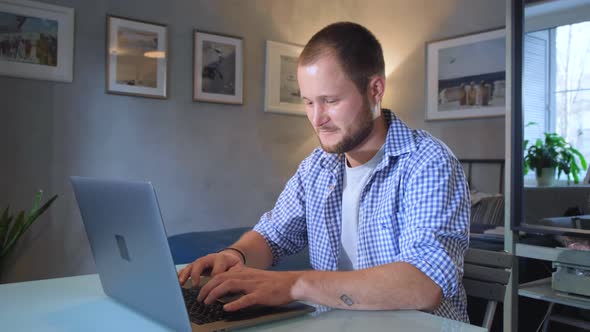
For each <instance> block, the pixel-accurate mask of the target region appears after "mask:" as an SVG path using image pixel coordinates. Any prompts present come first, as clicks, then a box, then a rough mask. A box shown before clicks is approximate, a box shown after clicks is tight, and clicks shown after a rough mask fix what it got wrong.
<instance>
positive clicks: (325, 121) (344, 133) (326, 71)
mask: <svg viewBox="0 0 590 332" xmlns="http://www.w3.org/2000/svg"><path fill="white" fill-rule="evenodd" d="M297 79H298V82H299V89H300V90H301V96H302V98H303V101H304V103H305V111H306V112H307V118H308V119H309V121H310V122H311V125H312V126H313V128H314V130H315V132H316V134H317V136H318V138H319V140H320V144H321V145H322V148H323V149H324V151H326V152H328V153H345V152H348V151H351V150H353V149H355V148H356V147H358V146H359V145H360V144H361V143H363V142H364V141H365V140H366V138H367V137H368V136H369V134H370V133H371V131H372V130H373V117H372V114H371V110H370V106H369V101H368V97H367V96H366V95H361V94H360V93H359V91H358V89H357V88H356V86H355V84H354V83H353V82H352V81H351V80H350V79H349V78H348V77H347V76H346V74H345V73H344V71H343V70H342V68H341V66H340V64H339V63H338V61H337V60H336V59H335V58H334V57H333V56H331V55H326V56H322V57H321V58H320V59H319V60H317V61H316V62H315V63H312V64H310V65H305V66H299V67H298V68H297Z"/></svg>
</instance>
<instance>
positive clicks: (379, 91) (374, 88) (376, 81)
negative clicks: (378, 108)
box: [367, 75, 385, 105]
mask: <svg viewBox="0 0 590 332" xmlns="http://www.w3.org/2000/svg"><path fill="white" fill-rule="evenodd" d="M367 92H368V94H369V96H368V97H369V100H370V102H371V104H372V105H375V104H376V103H377V102H380V101H381V100H382V99H383V94H384V93H385V77H383V76H381V75H373V76H372V77H371V78H370V79H369V88H368V89H367Z"/></svg>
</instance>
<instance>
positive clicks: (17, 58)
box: [0, 0, 74, 82]
mask: <svg viewBox="0 0 590 332" xmlns="http://www.w3.org/2000/svg"><path fill="white" fill-rule="evenodd" d="M73 63H74V9H72V8H66V7H61V6H55V5H49V4H46V3H42V2H37V1H28V0H0V75H6V76H14V77H24V78H33V79H40V80H50V81H61V82H72V80H73V78H74V75H73V72H74V69H73V68H74V67H73Z"/></svg>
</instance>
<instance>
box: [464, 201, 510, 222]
mask: <svg viewBox="0 0 590 332" xmlns="http://www.w3.org/2000/svg"><path fill="white" fill-rule="evenodd" d="M471 224H484V225H494V226H503V225H504V196H502V195H494V196H489V197H484V198H481V199H480V200H479V201H478V202H477V203H475V204H473V205H472V206H471Z"/></svg>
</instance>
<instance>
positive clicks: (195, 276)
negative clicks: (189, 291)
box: [190, 255, 214, 287]
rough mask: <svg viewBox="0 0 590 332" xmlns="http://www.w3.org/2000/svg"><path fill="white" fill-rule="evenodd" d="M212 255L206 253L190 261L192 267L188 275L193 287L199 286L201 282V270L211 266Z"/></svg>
mask: <svg viewBox="0 0 590 332" xmlns="http://www.w3.org/2000/svg"><path fill="white" fill-rule="evenodd" d="M213 259H214V257H213V256H212V255H207V256H205V257H201V258H199V259H197V260H196V261H194V263H192V269H191V271H190V277H191V279H192V281H193V287H197V286H199V283H200V282H201V274H202V273H203V270H205V269H207V268H209V267H211V266H212V265H213Z"/></svg>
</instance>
